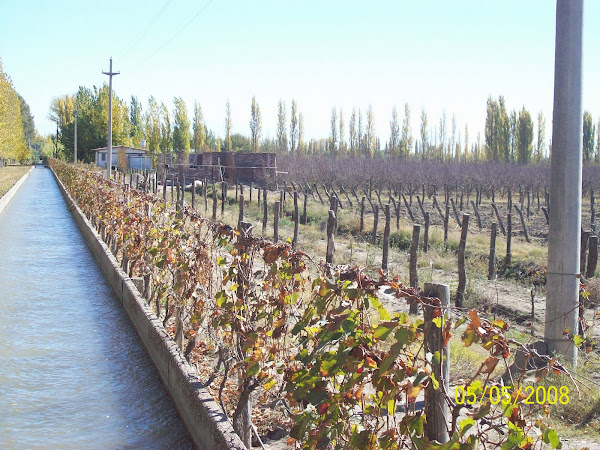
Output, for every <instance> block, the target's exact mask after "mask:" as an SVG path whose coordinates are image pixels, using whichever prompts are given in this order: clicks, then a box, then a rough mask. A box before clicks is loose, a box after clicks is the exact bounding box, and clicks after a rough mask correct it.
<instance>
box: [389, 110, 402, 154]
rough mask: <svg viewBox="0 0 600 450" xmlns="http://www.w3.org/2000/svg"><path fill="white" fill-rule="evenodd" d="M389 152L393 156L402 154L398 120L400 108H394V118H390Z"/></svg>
mask: <svg viewBox="0 0 600 450" xmlns="http://www.w3.org/2000/svg"><path fill="white" fill-rule="evenodd" d="M388 153H389V154H390V155H391V156H399V155H400V123H399V122H398V109H397V108H396V107H395V106H394V107H393V108H392V120H390V141H389V144H388Z"/></svg>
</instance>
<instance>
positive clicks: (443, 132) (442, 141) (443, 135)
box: [438, 109, 447, 161]
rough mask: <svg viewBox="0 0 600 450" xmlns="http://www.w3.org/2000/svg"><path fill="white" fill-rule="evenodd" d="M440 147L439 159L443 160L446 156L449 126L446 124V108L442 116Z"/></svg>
mask: <svg viewBox="0 0 600 450" xmlns="http://www.w3.org/2000/svg"><path fill="white" fill-rule="evenodd" d="M439 134H440V148H439V151H438V159H439V160H440V161H443V160H444V158H445V156H446V134H447V126H446V110H445V109H444V110H442V117H440V129H439Z"/></svg>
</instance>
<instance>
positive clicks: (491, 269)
mask: <svg viewBox="0 0 600 450" xmlns="http://www.w3.org/2000/svg"><path fill="white" fill-rule="evenodd" d="M497 228H498V224H497V223H496V222H492V234H491V236H490V257H489V262H488V280H493V279H494V277H495V275H496V234H497Z"/></svg>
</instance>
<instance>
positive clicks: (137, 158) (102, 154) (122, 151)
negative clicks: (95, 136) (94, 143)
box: [92, 145, 152, 170]
mask: <svg viewBox="0 0 600 450" xmlns="http://www.w3.org/2000/svg"><path fill="white" fill-rule="evenodd" d="M92 151H93V152H94V153H95V155H94V161H95V162H96V165H97V166H99V167H106V162H107V155H108V147H102V148H96V149H94V150H92ZM146 152H147V150H145V149H143V148H134V147H127V146H126V145H116V146H113V148H112V161H111V162H112V165H113V167H119V164H120V162H124V163H125V164H126V168H127V169H145V170H150V169H152V160H151V159H150V158H149V157H147V156H146Z"/></svg>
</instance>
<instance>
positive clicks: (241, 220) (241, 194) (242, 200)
mask: <svg viewBox="0 0 600 450" xmlns="http://www.w3.org/2000/svg"><path fill="white" fill-rule="evenodd" d="M238 199H239V202H240V205H239V206H240V216H239V217H238V229H240V227H241V226H242V222H243V221H244V194H243V193H240V194H239V196H238Z"/></svg>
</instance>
